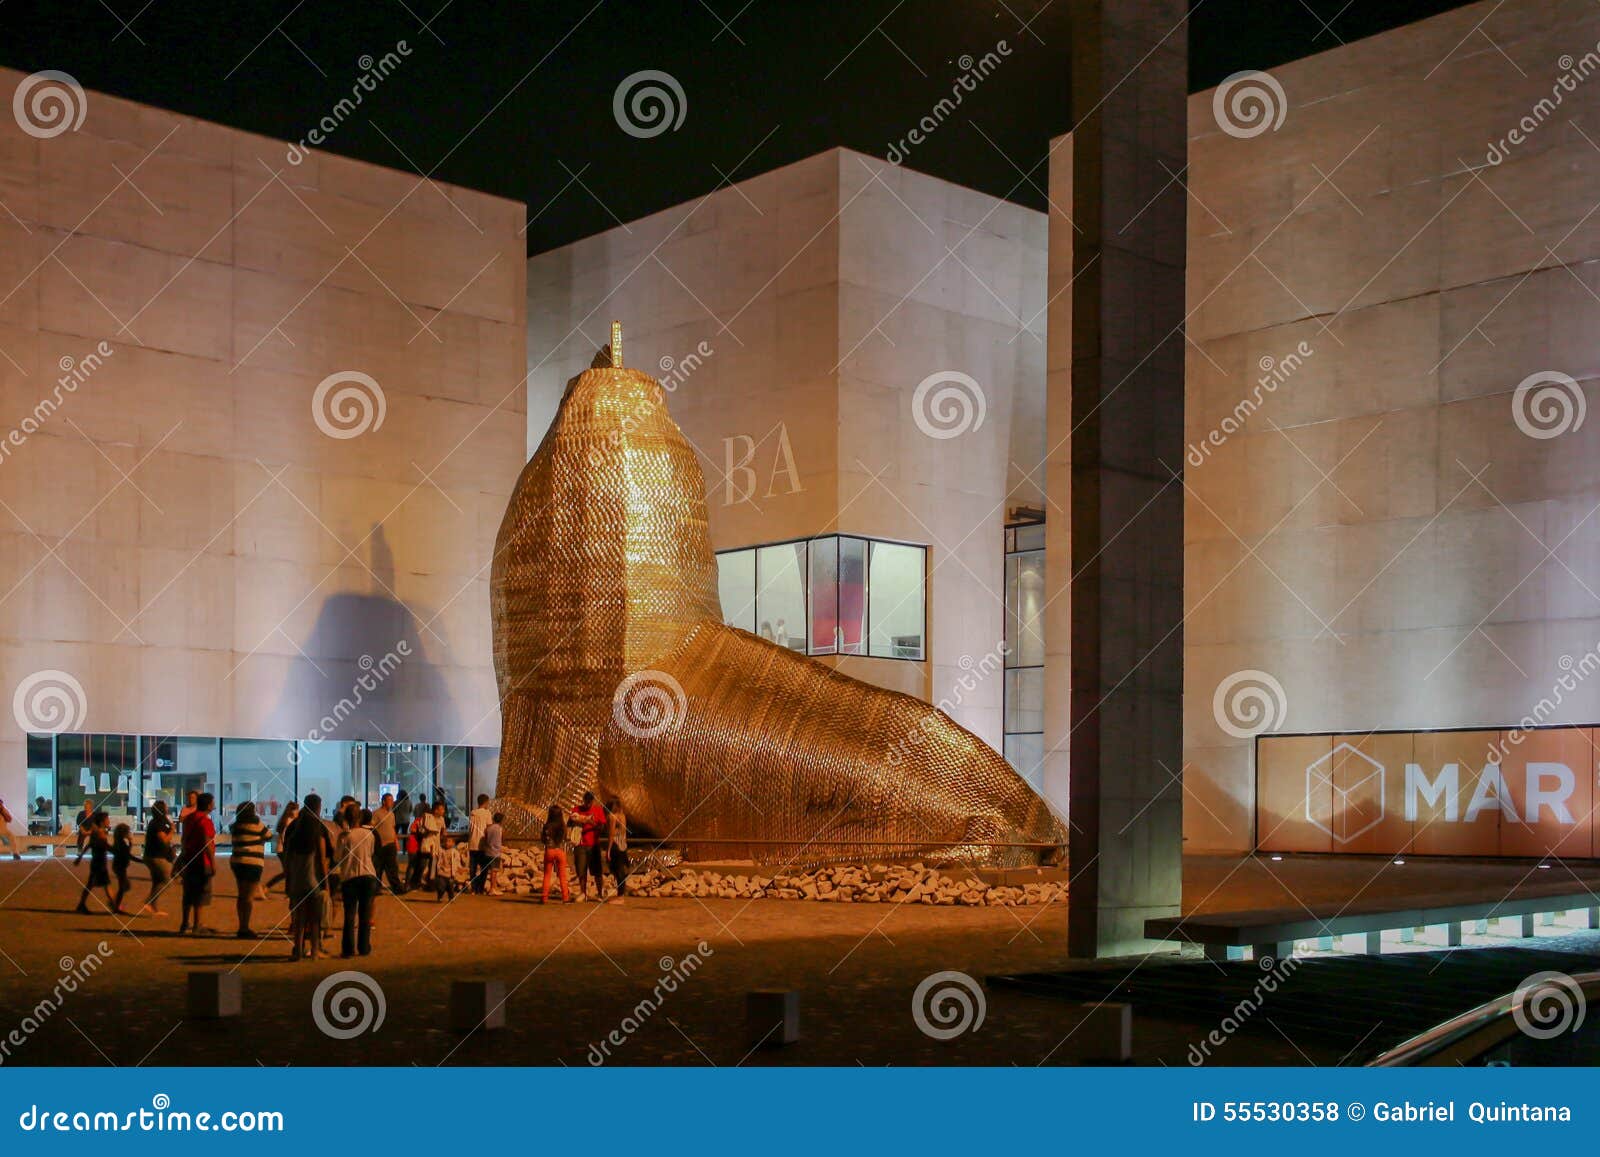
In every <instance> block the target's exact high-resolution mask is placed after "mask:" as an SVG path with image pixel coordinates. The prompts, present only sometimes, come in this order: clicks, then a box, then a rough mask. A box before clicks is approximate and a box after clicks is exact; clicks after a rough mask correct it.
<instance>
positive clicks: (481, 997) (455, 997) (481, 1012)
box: [450, 980, 506, 1033]
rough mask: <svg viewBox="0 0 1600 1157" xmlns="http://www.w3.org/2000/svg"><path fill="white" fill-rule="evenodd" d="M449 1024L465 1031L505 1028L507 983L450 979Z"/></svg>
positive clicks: (457, 1030) (461, 1031)
mask: <svg viewBox="0 0 1600 1157" xmlns="http://www.w3.org/2000/svg"><path fill="white" fill-rule="evenodd" d="M450 1027H451V1028H452V1029H454V1030H455V1031H456V1032H460V1033H468V1032H474V1031H476V1030H478V1029H497V1028H505V1027H506V982H505V981H503V980H452V981H451V982H450Z"/></svg>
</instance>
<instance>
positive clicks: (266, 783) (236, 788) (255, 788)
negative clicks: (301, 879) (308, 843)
mask: <svg viewBox="0 0 1600 1157" xmlns="http://www.w3.org/2000/svg"><path fill="white" fill-rule="evenodd" d="M307 746H312V745H310V744H308V745H307ZM294 792H295V745H294V742H293V741H292V740H288V739H224V740H223V741H222V796H221V798H220V799H218V800H217V808H216V813H215V814H214V815H213V816H212V817H211V818H212V820H213V822H215V823H216V825H217V830H218V831H219V832H220V831H226V830H227V829H228V827H229V826H230V825H232V823H233V821H234V819H235V818H237V816H238V812H239V805H240V804H243V803H253V804H255V805H256V815H257V816H259V817H260V819H261V822H262V823H264V824H266V825H267V827H269V828H270V827H274V826H275V825H276V824H277V822H278V816H279V814H280V813H281V812H282V811H283V805H284V804H286V803H288V802H289V801H290V800H291V799H293V798H294ZM335 798H336V799H337V798H338V797H335Z"/></svg>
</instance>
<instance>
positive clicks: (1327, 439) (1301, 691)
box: [1184, 0, 1600, 851]
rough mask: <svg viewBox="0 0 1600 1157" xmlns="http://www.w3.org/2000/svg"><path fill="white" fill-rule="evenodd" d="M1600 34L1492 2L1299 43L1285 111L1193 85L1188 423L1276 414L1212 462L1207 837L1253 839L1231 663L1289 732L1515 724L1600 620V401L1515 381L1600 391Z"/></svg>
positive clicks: (1589, 716)
mask: <svg viewBox="0 0 1600 1157" xmlns="http://www.w3.org/2000/svg"><path fill="white" fill-rule="evenodd" d="M1597 42H1600V11H1596V9H1595V8H1594V6H1593V5H1591V4H1586V3H1581V2H1576V0H1557V2H1550V0H1510V2H1507V3H1481V4H1475V5H1472V6H1471V7H1467V8H1462V9H1459V10H1457V11H1454V12H1450V13H1447V14H1445V15H1441V16H1438V17H1435V18H1433V19H1430V20H1427V21H1423V22H1421V23H1418V24H1415V25H1411V26H1408V27H1405V28H1402V29H1398V30H1396V31H1394V32H1390V33H1388V34H1385V35H1383V36H1379V37H1375V38H1373V39H1370V40H1366V41H1362V42H1358V43H1354V44H1350V45H1348V46H1345V47H1341V48H1337V49H1335V50H1333V51H1330V52H1326V53H1323V54H1321V55H1318V56H1314V57H1311V58H1308V59H1305V60H1301V61H1297V62H1295V63H1293V64H1290V65H1286V66H1284V67H1282V68H1277V69H1273V70H1272V76H1273V78H1274V80H1275V81H1276V82H1277V83H1278V85H1280V86H1281V88H1282V91H1283V97H1284V100H1283V102H1282V103H1283V105H1284V106H1285V112H1286V115H1285V116H1284V119H1283V123H1282V124H1281V126H1280V127H1278V128H1277V129H1276V130H1275V131H1273V130H1269V131H1265V132H1262V133H1260V134H1259V135H1256V136H1251V137H1248V138H1244V137H1237V136H1233V135H1229V134H1228V133H1226V132H1224V131H1222V129H1221V128H1220V127H1219V121H1218V119H1217V116H1216V114H1215V112H1214V109H1213V93H1211V92H1203V93H1197V94H1195V95H1194V96H1193V97H1192V98H1191V102H1190V109H1189V113H1190V142H1189V147H1190V154H1189V161H1190V170H1189V174H1188V177H1189V181H1190V189H1191V193H1192V198H1191V203H1190V211H1189V240H1188V255H1189V289H1188V305H1189V337H1190V339H1191V341H1192V344H1191V346H1190V349H1189V354H1188V369H1187V381H1188V389H1187V394H1188V404H1187V415H1186V417H1187V430H1186V436H1187V441H1188V443H1189V444H1190V446H1191V447H1200V446H1201V445H1202V443H1206V442H1207V439H1208V434H1209V432H1211V431H1213V430H1220V429H1222V428H1223V426H1224V423H1226V422H1229V419H1230V416H1231V415H1234V414H1235V410H1236V407H1238V406H1239V405H1240V403H1241V401H1242V400H1245V399H1251V403H1250V404H1249V405H1247V406H1246V410H1247V411H1249V410H1252V409H1253V412H1248V413H1247V414H1246V415H1245V416H1244V418H1243V420H1242V421H1241V422H1239V428H1238V429H1237V430H1236V431H1234V432H1231V433H1228V434H1227V435H1226V436H1225V437H1223V438H1222V440H1221V444H1220V445H1213V446H1208V447H1203V448H1202V449H1201V450H1200V451H1199V452H1198V453H1197V452H1196V451H1195V450H1191V453H1190V461H1189V464H1188V467H1187V471H1186V483H1187V486H1188V505H1187V510H1186V519H1185V522H1186V534H1185V537H1186V547H1185V555H1186V559H1185V564H1186V573H1185V593H1186V597H1185V610H1186V613H1187V622H1186V627H1185V651H1184V665H1185V718H1184V737H1185V753H1184V754H1185V773H1184V784H1185V832H1186V838H1187V843H1186V847H1187V848H1188V849H1189V850H1232V851H1238V850H1243V849H1246V848H1249V847H1251V846H1252V841H1253V831H1252V828H1253V820H1254V802H1255V800H1254V790H1255V788H1254V767H1253V763H1252V744H1251V742H1250V741H1249V740H1248V739H1242V738H1238V737H1235V736H1233V735H1230V734H1228V733H1227V732H1226V731H1225V730H1224V729H1223V728H1222V727H1221V726H1220V724H1219V722H1218V719H1217V717H1216V714H1215V713H1214V710H1213V696H1214V693H1215V691H1216V689H1217V687H1218V686H1219V684H1220V683H1222V681H1223V680H1225V679H1227V678H1228V677H1229V676H1230V675H1232V674H1234V673H1236V672H1243V671H1260V672H1265V673H1267V674H1269V675H1270V676H1271V677H1272V678H1273V679H1275V680H1276V681H1277V682H1278V683H1279V684H1280V685H1281V687H1282V689H1283V704H1284V705H1285V709H1284V710H1282V711H1276V710H1274V712H1273V717H1272V720H1271V722H1272V728H1273V729H1274V730H1279V731H1288V732H1336V731H1343V732H1355V733H1361V732H1365V731H1367V730H1370V729H1385V730H1387V729H1395V730H1413V729H1424V728H1442V727H1463V726H1487V727H1495V726H1509V725H1514V724H1515V723H1516V722H1517V721H1518V720H1519V719H1521V718H1522V717H1523V716H1524V715H1525V714H1527V713H1528V712H1529V711H1530V710H1532V709H1533V708H1534V706H1535V704H1536V703H1538V701H1539V700H1541V699H1542V698H1545V697H1547V696H1549V695H1550V694H1551V692H1552V689H1553V688H1555V687H1556V685H1557V684H1558V681H1560V680H1561V679H1562V678H1563V676H1564V675H1565V674H1566V671H1567V667H1568V666H1569V665H1570V664H1571V660H1574V659H1578V658H1579V657H1581V656H1582V655H1583V654H1585V653H1587V652H1589V651H1591V650H1593V649H1594V648H1595V646H1596V645H1597V642H1600V595H1597V593H1596V592H1597V591H1600V516H1597V511H1600V466H1597V463H1600V423H1596V421H1595V420H1594V418H1593V416H1592V413H1591V416H1590V418H1589V421H1587V422H1585V423H1583V424H1582V425H1581V426H1577V425H1575V424H1574V423H1573V422H1572V421H1571V420H1570V418H1569V419H1567V421H1566V423H1565V425H1566V426H1567V427H1570V428H1567V429H1565V432H1559V433H1556V434H1555V435H1554V436H1548V437H1543V436H1541V437H1535V436H1530V435H1529V434H1528V433H1525V432H1524V429H1523V425H1525V424H1526V425H1530V426H1531V425H1535V424H1537V423H1536V422H1525V421H1519V415H1518V411H1519V410H1521V411H1522V412H1523V417H1524V418H1527V417H1528V410H1529V407H1527V406H1523V405H1520V404H1519V403H1518V402H1517V400H1516V394H1515V391H1516V389H1517V387H1518V385H1519V383H1521V382H1523V381H1524V380H1525V379H1528V378H1529V377H1530V376H1532V375H1538V374H1546V373H1549V374H1560V375H1566V377H1567V378H1568V379H1570V380H1571V381H1572V382H1575V383H1576V385H1565V384H1563V383H1562V382H1561V381H1560V380H1559V379H1555V384H1554V385H1553V386H1551V387H1550V388H1551V390H1552V392H1551V394H1550V396H1549V398H1548V399H1547V400H1548V401H1550V402H1556V401H1558V400H1559V399H1560V398H1562V397H1565V398H1566V399H1567V402H1568V403H1569V404H1575V403H1577V402H1578V401H1580V400H1581V401H1583V402H1584V403H1585V404H1586V405H1587V406H1588V408H1589V409H1590V410H1591V411H1592V409H1593V406H1594V403H1595V401H1596V396H1597V379H1600V343H1597V342H1596V340H1595V338H1594V335H1595V333H1596V332H1597V328H1596V326H1597V322H1600V296H1597V290H1600V274H1597V270H1600V265H1597V264H1596V259H1597V258H1600V215H1597V214H1596V213H1595V202H1596V199H1597V197H1600V148H1597V142H1600V128H1597V126H1600V117H1596V116H1595V113H1596V112H1597V111H1600V48H1597ZM1563 78H1565V80H1563ZM1518 138H1520V139H1518ZM1302 343H1304V344H1303V345H1302ZM1306 351H1309V352H1306ZM1268 359H1270V362H1269V360H1268ZM1269 364H1270V365H1271V366H1274V367H1276V368H1277V370H1278V373H1279V377H1280V378H1281V381H1279V382H1274V384H1272V385H1271V386H1270V387H1268V388H1266V389H1263V390H1259V391H1258V390H1257V383H1258V381H1259V380H1260V379H1262V378H1263V377H1269V376H1270V375H1271V373H1272V371H1270V370H1268V369H1267V368H1266V367H1267V366H1268V365H1269ZM1580 395H1581V398H1580ZM1257 402H1258V403H1259V404H1257ZM1551 413H1552V414H1553V415H1554V420H1553V421H1552V422H1550V423H1547V424H1546V425H1545V427H1544V429H1543V431H1541V432H1542V433H1549V432H1550V431H1551V430H1552V429H1553V428H1554V427H1555V426H1556V425H1558V424H1560V423H1561V419H1560V411H1559V408H1554V409H1552V411H1551ZM1197 458H1198V461H1196V459H1197ZM1564 657H1566V658H1564ZM1560 700H1561V701H1560V703H1559V706H1558V708H1557V710H1556V712H1555V713H1554V714H1553V715H1552V716H1551V717H1550V718H1549V719H1548V720H1546V721H1547V722H1551V723H1593V722H1595V721H1596V720H1600V686H1594V685H1589V684H1584V683H1580V684H1579V685H1578V686H1576V687H1575V689H1574V690H1572V691H1570V692H1565V693H1563V694H1561V696H1560Z"/></svg>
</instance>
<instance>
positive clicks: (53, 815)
mask: <svg viewBox="0 0 1600 1157" xmlns="http://www.w3.org/2000/svg"><path fill="white" fill-rule="evenodd" d="M27 752H28V792H29V796H30V797H31V798H30V800H29V805H28V834H29V835H35V836H43V835H51V834H56V833H59V832H61V830H62V829H63V828H64V827H65V828H69V829H70V828H71V827H72V826H73V825H75V824H76V822H77V817H78V812H79V810H80V809H81V808H82V806H83V802H84V800H85V799H90V800H92V801H93V805H94V806H95V807H96V808H98V809H101V810H104V811H106V812H108V813H109V814H110V815H111V817H112V820H113V822H116V823H123V822H125V823H129V824H132V825H134V826H136V827H139V826H143V824H144V823H145V822H146V820H148V819H149V815H150V806H151V804H153V803H154V802H155V801H156V800H158V799H164V800H166V801H167V806H168V808H169V809H170V810H171V811H172V813H173V814H174V815H176V814H177V811H178V809H179V808H181V807H182V806H183V804H184V801H185V799H186V798H187V797H188V793H189V792H191V791H194V792H210V793H211V794H212V795H214V796H215V797H216V800H217V803H216V817H215V818H216V824H217V828H218V830H219V831H226V830H227V828H228V825H229V824H231V823H233V820H234V817H235V815H236V814H237V812H238V808H239V805H240V804H242V803H244V802H245V801H246V800H249V801H250V802H252V803H254V804H255V805H256V811H257V812H258V814H259V815H260V816H261V819H262V822H264V823H265V824H266V825H267V826H268V827H272V826H273V825H274V824H275V823H276V822H277V818H278V816H279V815H281V814H282V812H283V808H284V805H286V804H287V803H288V802H289V801H290V800H303V799H304V798H305V797H306V796H307V795H310V794H312V793H313V792H314V793H316V794H317V795H320V796H321V797H322V799H323V802H324V806H325V807H326V808H331V807H332V806H333V805H334V804H336V803H337V802H338V801H339V798H340V797H341V796H346V795H350V796H354V797H355V798H356V799H358V800H361V801H362V806H364V807H376V806H377V803H378V800H379V799H380V798H381V797H382V794H383V792H384V791H386V790H392V789H394V788H395V785H398V791H401V792H405V793H406V794H407V796H408V797H409V798H410V799H412V800H427V801H429V802H430V803H431V802H433V801H434V800H437V799H443V800H444V801H445V803H446V806H447V808H448V814H449V818H450V820H451V822H452V823H457V824H459V825H465V822H466V817H465V814H464V813H465V811H466V810H469V809H467V808H465V807H463V806H462V804H463V802H464V801H465V800H467V799H469V798H473V797H474V796H475V795H476V794H477V793H478V792H486V793H488V794H489V795H491V796H492V795H493V794H494V790H495V780H496V778H497V776H498V772H499V765H500V749H499V748H497V747H442V746H440V745H438V744H431V743H360V742H341V741H335V740H293V739H217V738H199V737H190V736H155V735H145V736H137V735H80V734H66V733H64V734H60V735H40V734H30V735H29V736H28V744H27Z"/></svg>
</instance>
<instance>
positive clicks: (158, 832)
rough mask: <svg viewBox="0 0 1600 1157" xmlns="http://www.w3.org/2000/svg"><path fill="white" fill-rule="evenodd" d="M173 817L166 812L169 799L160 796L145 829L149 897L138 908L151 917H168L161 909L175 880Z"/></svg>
mask: <svg viewBox="0 0 1600 1157" xmlns="http://www.w3.org/2000/svg"><path fill="white" fill-rule="evenodd" d="M173 830H174V829H173V826H172V820H171V818H170V817H169V816H168V815H167V801H166V800H164V799H158V800H156V802H155V803H153V804H151V805H150V822H149V823H148V824H146V825H145V828H144V866H145V870H146V871H147V872H149V873H150V898H149V899H148V900H146V901H145V902H144V907H143V908H141V909H139V911H140V912H141V913H143V914H144V915H148V916H165V915H166V913H165V912H163V911H162V910H161V893H163V892H165V891H166V890H167V883H168V881H170V880H171V879H172V845H173Z"/></svg>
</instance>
